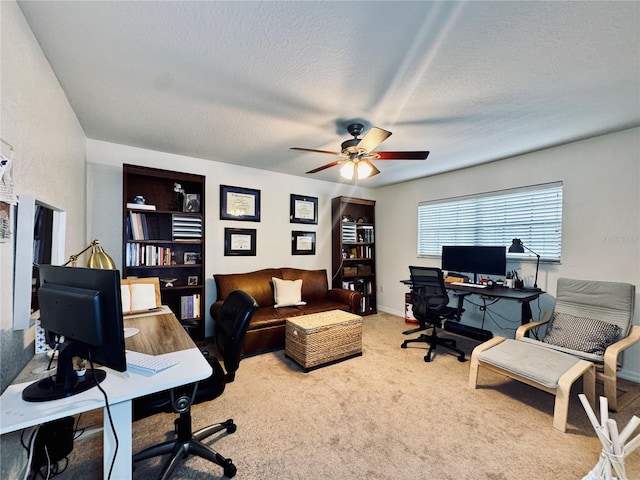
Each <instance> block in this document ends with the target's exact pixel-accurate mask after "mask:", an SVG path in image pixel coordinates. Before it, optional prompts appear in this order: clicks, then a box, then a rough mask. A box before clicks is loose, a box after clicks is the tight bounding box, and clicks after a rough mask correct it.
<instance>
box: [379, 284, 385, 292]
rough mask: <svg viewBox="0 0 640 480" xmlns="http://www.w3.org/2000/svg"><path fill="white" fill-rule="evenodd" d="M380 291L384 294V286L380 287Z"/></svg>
mask: <svg viewBox="0 0 640 480" xmlns="http://www.w3.org/2000/svg"><path fill="white" fill-rule="evenodd" d="M378 288H379V289H380V293H383V292H384V285H380V287H378Z"/></svg>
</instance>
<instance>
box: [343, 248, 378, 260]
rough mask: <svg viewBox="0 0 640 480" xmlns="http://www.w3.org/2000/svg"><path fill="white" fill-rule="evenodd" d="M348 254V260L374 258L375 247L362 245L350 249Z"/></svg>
mask: <svg viewBox="0 0 640 480" xmlns="http://www.w3.org/2000/svg"><path fill="white" fill-rule="evenodd" d="M345 250H346V249H345ZM347 253H348V258H373V247H372V246H371V245H360V246H357V247H352V248H350V249H349V250H348V251H347Z"/></svg>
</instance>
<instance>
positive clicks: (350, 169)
mask: <svg viewBox="0 0 640 480" xmlns="http://www.w3.org/2000/svg"><path fill="white" fill-rule="evenodd" d="M354 170H355V165H354V163H353V162H352V161H348V162H345V164H344V165H342V167H341V168H340V176H341V177H342V178H346V179H347V180H353V174H354Z"/></svg>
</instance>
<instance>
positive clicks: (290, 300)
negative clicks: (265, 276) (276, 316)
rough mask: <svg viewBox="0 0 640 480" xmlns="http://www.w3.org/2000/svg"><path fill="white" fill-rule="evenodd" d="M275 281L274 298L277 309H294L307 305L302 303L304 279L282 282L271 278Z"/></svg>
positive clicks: (279, 279)
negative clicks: (294, 307) (297, 306)
mask: <svg viewBox="0 0 640 480" xmlns="http://www.w3.org/2000/svg"><path fill="white" fill-rule="evenodd" d="M271 280H272V281H273V296H274V300H275V305H274V306H275V307H276V308H278V307H293V306H296V305H306V304H307V302H303V301H302V279H298V280H282V279H281V278H276V277H271Z"/></svg>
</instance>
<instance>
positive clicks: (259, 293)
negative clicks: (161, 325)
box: [210, 268, 360, 354]
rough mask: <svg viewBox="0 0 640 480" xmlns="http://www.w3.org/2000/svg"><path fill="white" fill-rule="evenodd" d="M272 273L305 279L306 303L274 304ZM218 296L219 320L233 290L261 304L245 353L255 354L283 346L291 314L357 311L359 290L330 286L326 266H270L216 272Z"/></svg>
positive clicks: (215, 307)
mask: <svg viewBox="0 0 640 480" xmlns="http://www.w3.org/2000/svg"><path fill="white" fill-rule="evenodd" d="M272 277H276V278H280V279H283V280H298V279H302V300H303V301H304V302H306V305H298V306H287V307H275V306H274V291H273V281H272V280H271V279H272ZM214 278H215V281H216V287H217V290H218V299H217V300H216V302H215V303H213V304H212V305H211V307H210V312H211V317H212V318H213V319H214V321H215V320H216V318H218V314H219V312H220V309H221V308H222V303H223V302H224V299H225V298H227V295H229V294H230V293H231V292H232V291H234V290H244V291H245V292H247V293H249V294H250V295H251V296H253V298H255V300H256V302H257V303H258V305H259V308H258V310H256V312H255V313H254V314H253V317H252V319H251V322H250V324H249V330H248V331H247V335H246V337H245V340H244V346H243V353H244V354H252V353H259V352H264V351H269V350H275V349H280V348H283V347H284V336H285V320H286V319H287V318H288V317H295V316H299V315H306V314H310V313H318V312H325V311H328V310H345V311H347V312H357V311H358V309H359V307H360V293H359V292H354V291H352V290H345V289H341V288H334V289H329V284H328V281H327V271H326V270H303V269H298V268H267V269H264V270H258V271H256V272H248V273H232V274H218V275H214Z"/></svg>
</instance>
